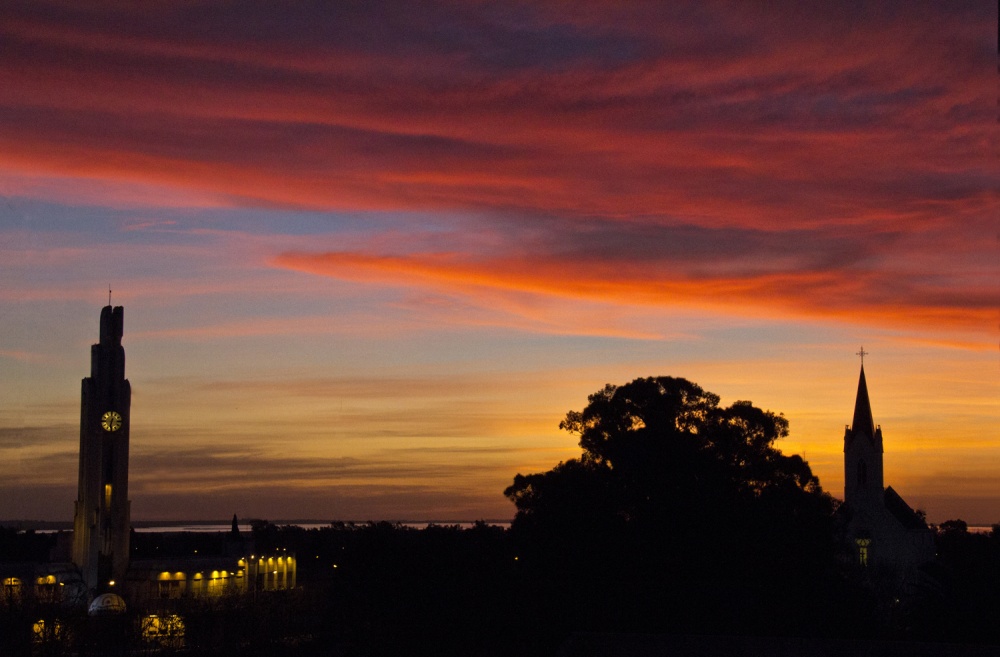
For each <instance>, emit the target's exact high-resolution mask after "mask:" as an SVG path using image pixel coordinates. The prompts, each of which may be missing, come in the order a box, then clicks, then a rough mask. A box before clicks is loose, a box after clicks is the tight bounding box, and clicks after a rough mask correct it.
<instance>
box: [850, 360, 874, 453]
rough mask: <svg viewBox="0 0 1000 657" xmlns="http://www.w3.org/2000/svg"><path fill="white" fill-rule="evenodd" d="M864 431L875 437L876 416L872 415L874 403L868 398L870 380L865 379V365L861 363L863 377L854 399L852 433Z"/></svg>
mask: <svg viewBox="0 0 1000 657" xmlns="http://www.w3.org/2000/svg"><path fill="white" fill-rule="evenodd" d="M859 432H860V433H863V434H865V435H866V436H868V438H869V439H874V438H875V418H874V417H873V416H872V404H871V401H869V400H868V382H867V381H865V366H864V364H862V365H861V378H860V379H858V396H857V398H856V399H855V400H854V420H853V421H852V422H851V431H850V433H851V434H852V435H857V434H858V433H859Z"/></svg>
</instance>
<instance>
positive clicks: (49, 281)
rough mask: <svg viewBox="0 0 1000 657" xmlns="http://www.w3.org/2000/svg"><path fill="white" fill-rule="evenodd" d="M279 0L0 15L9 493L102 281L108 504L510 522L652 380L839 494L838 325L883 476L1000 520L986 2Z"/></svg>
mask: <svg viewBox="0 0 1000 657" xmlns="http://www.w3.org/2000/svg"><path fill="white" fill-rule="evenodd" d="M84 4H86V5H88V7H86V8H85V7H83V6H82V5H84ZM288 4H290V5H291V7H289V6H286V3H265V2H260V3H249V2H239V3H225V4H223V3H219V4H211V5H210V4H208V3H201V2H196V1H184V2H168V3H131V2H128V3H126V2H120V3H119V2H99V3H78V2H75V1H70V0H66V1H65V2H40V1H37V0H35V1H27V0H23V1H22V0H10V1H7V2H4V3H3V4H2V5H0V283H2V284H0V336H2V337H0V467H2V469H3V473H2V474H3V476H2V477H0V519H13V518H33V519H45V520H69V519H71V518H72V513H73V501H74V499H75V495H76V485H77V480H76V478H77V450H78V445H79V416H80V380H81V379H82V378H83V377H85V376H87V375H88V374H89V368H90V364H89V358H90V349H89V345H91V344H92V343H94V342H96V341H97V338H98V319H99V316H100V309H101V307H102V306H104V305H106V304H107V302H108V287H109V285H110V287H111V288H112V290H113V292H112V302H113V303H114V305H122V306H124V307H125V337H124V340H123V344H124V345H125V350H126V358H127V365H126V374H127V376H128V378H129V380H130V381H131V383H132V388H133V401H132V425H131V474H130V491H129V492H130V498H131V499H132V517H133V519H140V520H142V519H181V518H184V519H217V518H226V517H229V516H230V515H231V514H232V513H234V512H235V513H237V514H239V515H240V516H241V517H263V518H268V519H271V520H279V519H291V518H318V519H345V520H347V519H353V520H368V519H410V520H426V519H434V520H442V521H445V520H463V519H464V520H472V519H477V518H489V519H508V518H511V517H512V516H513V513H514V507H513V505H512V504H511V503H510V502H509V501H508V500H506V499H505V498H504V497H503V494H502V492H503V489H504V488H505V487H506V486H508V485H509V484H510V483H511V481H512V479H513V477H514V475H515V474H517V473H518V472H521V473H528V472H538V471H542V470H546V469H548V468H550V467H552V466H553V465H555V464H556V463H557V462H559V461H560V460H566V459H569V458H573V457H574V456H577V455H578V454H579V452H580V450H579V447H578V446H577V444H576V438H575V437H574V436H572V435H570V434H567V433H565V432H561V431H560V430H559V428H558V424H559V421H560V420H561V419H562V418H563V416H564V415H565V413H566V411H568V410H571V409H582V408H583V406H584V405H585V404H586V397H587V395H588V394H590V393H592V392H594V391H596V390H598V389H600V388H601V387H603V385H604V384H605V383H618V384H621V383H625V382H627V381H629V380H631V379H633V378H636V377H639V376H655V375H670V376H681V377H685V378H688V379H690V380H692V381H694V382H696V383H698V384H699V385H701V386H702V387H704V388H705V389H707V390H710V391H712V392H715V393H717V394H719V395H721V396H722V400H723V403H724V404H730V403H732V402H733V401H736V400H741V399H747V400H750V401H752V402H753V403H754V404H756V405H758V406H761V407H763V408H766V409H770V410H772V411H775V412H781V413H784V415H785V416H786V417H787V418H788V419H789V421H790V424H791V435H790V436H789V437H788V438H787V439H785V440H783V441H781V443H780V444H779V447H780V448H781V449H782V450H783V451H785V452H786V453H798V454H804V455H805V458H806V459H807V460H808V461H809V463H810V464H811V465H812V467H813V469H814V471H815V472H816V474H818V475H819V477H820V480H821V483H822V485H823V486H824V488H825V489H827V490H829V491H830V492H831V493H833V494H834V495H835V496H837V497H840V496H842V493H843V471H842V468H843V465H842V448H843V435H844V425H845V424H846V423H848V422H850V421H851V417H852V411H853V404H854V395H855V392H856V388H857V381H858V373H859V359H858V357H857V356H856V355H855V352H857V351H858V350H859V348H860V347H861V346H862V345H864V348H865V350H866V351H868V352H870V355H868V356H867V357H866V359H865V372H866V375H867V380H868V386H869V390H870V392H871V402H872V409H873V412H874V416H875V421H876V423H878V424H880V425H881V426H882V429H883V434H884V440H885V450H886V451H885V467H886V475H885V479H886V483H887V484H890V485H892V486H893V487H894V488H895V489H896V490H897V491H898V492H899V493H900V494H901V495H902V496H903V497H904V498H905V499H906V500H907V501H908V502H909V503H910V504H911V506H914V507H918V508H920V509H923V510H925V511H926V512H927V514H928V518H929V520H931V521H933V522H941V521H943V520H946V519H949V518H956V517H960V518H963V519H965V520H967V521H968V522H970V523H991V522H1000V353H998V342H1000V264H998V263H1000V228H998V216H1000V203H998V200H1000V191H998V190H1000V173H998V160H997V152H998V140H997V130H998V128H997V89H998V87H997V6H996V3H992V2H981V1H978V0H977V1H974V2H948V3H924V2H909V1H906V2H896V3H892V2H878V3H874V2H872V3H869V2H837V3H808V5H803V3H799V2H790V1H789V2H770V3H743V2H733V3H725V2H694V1H692V2H689V3H662V2H649V3H629V4H628V5H626V7H627V8H625V9H623V8H621V7H619V6H618V5H619V3H617V2H610V1H607V0H604V1H600V0H595V1H593V2H586V1H584V2H574V3H564V2H551V3H517V2H502V3H483V4H479V3H472V2H464V1H461V2H455V3H445V2H435V3H428V4H425V3H389V4H386V3H378V2H356V3H324V2H302V3H288ZM765 4H766V8H765V7H764V6H763V5H765ZM756 5H761V6H756Z"/></svg>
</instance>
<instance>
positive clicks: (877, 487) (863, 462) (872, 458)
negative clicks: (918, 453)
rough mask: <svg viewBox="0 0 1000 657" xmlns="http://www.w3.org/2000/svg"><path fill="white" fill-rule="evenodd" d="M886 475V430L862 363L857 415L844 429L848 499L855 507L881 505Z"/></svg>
mask: <svg viewBox="0 0 1000 657" xmlns="http://www.w3.org/2000/svg"><path fill="white" fill-rule="evenodd" d="M865 353H867V352H865V350H864V349H862V350H861V352H859V354H860V355H862V358H863V357H864V356H863V354H865ZM882 476H883V474H882V429H880V428H879V427H877V426H876V425H875V420H874V418H873V417H872V404H871V401H870V400H869V399H868V382H867V381H866V380H865V365H864V363H863V362H862V363H861V376H860V377H859V378H858V394H857V397H855V399H854V418H853V420H852V421H851V425H850V426H848V427H846V428H845V430H844V501H845V502H848V503H849V504H851V505H852V506H853V507H855V508H860V507H861V506H864V505H871V504H875V505H881V504H882V495H883V492H884V487H883V480H882Z"/></svg>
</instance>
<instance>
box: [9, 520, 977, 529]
mask: <svg viewBox="0 0 1000 657" xmlns="http://www.w3.org/2000/svg"><path fill="white" fill-rule="evenodd" d="M261 521H263V522H268V523H270V524H272V525H275V526H277V527H286V526H295V527H304V528H307V529H313V528H320V527H329V526H330V525H333V524H340V523H343V524H345V525H358V526H363V525H367V524H369V523H378V522H388V523H391V524H394V525H396V524H398V525H404V526H406V527H415V528H417V527H426V526H429V525H437V526H442V527H448V526H454V525H458V526H461V527H471V526H473V525H475V524H476V523H477V522H484V523H486V524H487V525H494V526H500V527H508V526H510V523H511V519H510V518H504V519H497V518H485V519H478V520H314V519H306V520H301V519H298V520H263V519H257V518H248V519H246V520H239V519H238V520H237V524H238V525H239V528H240V531H250V529H251V526H252V524H253V523H255V522H261ZM231 526H232V520H136V521H134V522H133V523H132V528H133V529H135V530H136V531H151V532H165V531H192V532H209V531H228V530H229V529H230V527H231ZM0 527H5V528H10V529H16V530H18V531H29V530H33V531H38V532H58V531H71V530H72V529H73V523H72V522H71V521H68V520H65V521H59V520H0ZM969 529H970V530H972V526H970V527H969ZM986 530H987V531H989V527H987V528H986Z"/></svg>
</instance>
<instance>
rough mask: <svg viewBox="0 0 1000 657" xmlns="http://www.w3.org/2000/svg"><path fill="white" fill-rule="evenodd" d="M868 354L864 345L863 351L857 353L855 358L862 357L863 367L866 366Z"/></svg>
mask: <svg viewBox="0 0 1000 657" xmlns="http://www.w3.org/2000/svg"><path fill="white" fill-rule="evenodd" d="M868 354H869V352H867V351H865V348H864V345H862V347H861V351H858V352H855V354H854V355H855V356H861V367H864V366H865V356H867V355H868Z"/></svg>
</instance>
